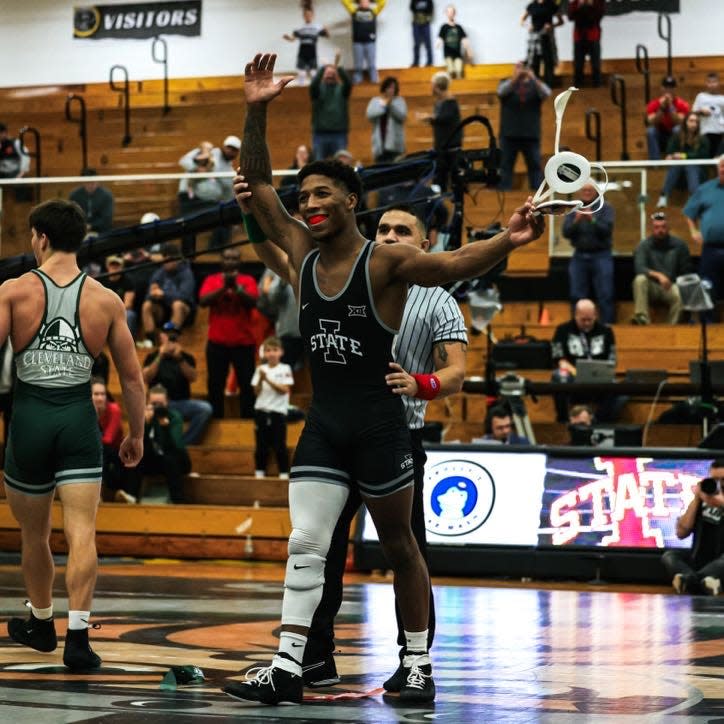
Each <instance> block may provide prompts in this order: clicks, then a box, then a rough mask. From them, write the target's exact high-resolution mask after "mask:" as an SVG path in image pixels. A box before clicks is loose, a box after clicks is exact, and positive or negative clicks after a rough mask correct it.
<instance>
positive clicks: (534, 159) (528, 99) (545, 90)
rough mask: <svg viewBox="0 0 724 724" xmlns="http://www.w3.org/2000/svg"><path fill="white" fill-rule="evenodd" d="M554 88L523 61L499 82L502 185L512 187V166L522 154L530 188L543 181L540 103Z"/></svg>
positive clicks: (504, 189)
mask: <svg viewBox="0 0 724 724" xmlns="http://www.w3.org/2000/svg"><path fill="white" fill-rule="evenodd" d="M550 94H551V89H550V88H549V87H548V86H547V85H546V84H545V83H544V82H543V81H541V80H539V79H538V78H536V77H535V75H534V74H533V72H532V71H531V69H530V68H529V67H528V66H527V65H526V63H525V62H524V61H520V62H518V63H516V64H515V70H514V71H513V75H512V76H511V77H510V78H506V79H504V80H501V81H500V83H499V84H498V98H500V133H499V135H500V151H501V159H500V188H501V190H503V191H509V190H510V189H511V188H513V168H514V166H515V159H516V157H517V156H518V153H519V152H520V153H522V154H523V157H524V158H525V164H526V167H527V168H528V187H529V188H530V189H537V188H538V187H539V186H540V184H541V181H542V180H543V169H542V168H541V155H540V129H541V104H542V103H543V101H544V100H545V99H546V98H548V96H549V95H550Z"/></svg>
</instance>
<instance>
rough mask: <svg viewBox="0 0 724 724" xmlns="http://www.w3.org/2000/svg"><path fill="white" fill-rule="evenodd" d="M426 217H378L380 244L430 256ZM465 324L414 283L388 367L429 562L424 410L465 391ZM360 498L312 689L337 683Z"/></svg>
mask: <svg viewBox="0 0 724 724" xmlns="http://www.w3.org/2000/svg"><path fill="white" fill-rule="evenodd" d="M426 237H427V232H426V229H425V225H424V223H423V222H422V220H421V219H420V218H419V216H417V215H416V214H415V212H414V211H413V210H412V208H410V207H408V206H395V207H393V208H391V209H389V210H388V211H387V212H385V214H384V215H383V216H382V218H381V219H380V222H379V225H378V227H377V236H376V241H377V242H378V243H382V244H397V243H400V244H412V245H413V246H417V247H418V248H420V249H422V250H423V251H427V250H428V249H429V247H430V242H429V240H428V239H427V238H426ZM467 342H468V338H467V333H466V330H465V321H464V319H463V316H462V314H461V312H460V308H459V306H458V304H457V302H456V301H455V300H454V299H453V298H452V297H451V296H450V295H449V294H448V293H447V292H446V291H445V290H444V289H441V288H440V287H419V286H416V285H414V286H411V287H410V290H409V292H408V295H407V303H406V304H405V311H404V314H403V318H402V324H401V326H400V331H399V332H398V334H397V337H396V340H395V344H394V347H393V353H394V356H395V359H396V360H397V362H391V363H390V367H391V370H390V374H388V375H387V384H388V385H389V386H390V387H391V388H392V390H393V392H395V393H396V394H399V395H402V400H403V403H404V406H405V414H406V419H407V425H408V427H409V428H410V436H411V439H412V459H413V464H414V473H415V487H414V496H413V501H412V532H413V533H414V535H415V538H416V539H417V544H418V546H419V547H420V552H421V553H422V556H423V558H424V559H425V562H427V541H426V537H425V513H424V505H423V483H424V477H425V462H426V460H427V456H426V455H425V449H424V447H423V444H422V427H423V424H424V420H425V408H426V407H427V403H428V401H429V400H432V399H434V398H437V397H446V396H447V395H451V394H454V393H455V392H459V391H460V390H461V389H462V385H463V380H464V378H465V352H466V348H467ZM361 503H362V501H361V499H360V497H359V493H357V492H356V488H352V489H351V491H350V496H349V499H348V501H347V505H346V507H345V509H344V510H343V511H342V515H341V516H340V519H339V521H338V523H337V527H336V528H335V531H334V535H333V537H332V543H331V545H330V548H329V552H328V553H327V562H326V566H325V570H324V593H323V594H322V600H321V602H320V604H319V607H318V608H317V611H316V613H315V615H314V619H313V620H312V625H311V629H310V631H309V637H308V641H307V647H306V650H305V653H304V661H303V666H302V669H303V673H304V683H305V684H306V685H307V686H329V685H331V684H336V683H338V682H339V676H338V675H337V669H336V666H335V663H334V657H333V653H334V618H335V616H336V614H337V612H338V611H339V607H340V605H341V604H342V576H343V574H344V567H345V561H346V558H347V542H348V540H349V531H350V525H351V523H352V519H353V518H354V516H355V514H356V512H357V510H358V508H359V507H360V505H361ZM395 613H396V615H397V630H398V636H397V643H398V644H399V645H400V647H401V649H400V664H399V666H398V668H397V670H396V671H395V673H394V674H393V675H392V676H391V677H390V678H389V679H388V680H387V681H385V682H384V684H383V686H384V688H385V689H386V690H387V691H391V692H399V691H400V689H401V688H402V686H403V684H404V683H405V677H404V672H403V667H402V658H403V656H404V655H405V649H404V645H405V636H404V632H403V627H402V619H401V617H400V609H399V606H398V605H397V603H395ZM434 634H435V609H434V606H433V597H432V588H431V589H430V618H429V622H428V649H429V648H430V646H431V645H432V640H433V637H434Z"/></svg>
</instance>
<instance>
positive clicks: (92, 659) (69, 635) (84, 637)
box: [63, 623, 101, 671]
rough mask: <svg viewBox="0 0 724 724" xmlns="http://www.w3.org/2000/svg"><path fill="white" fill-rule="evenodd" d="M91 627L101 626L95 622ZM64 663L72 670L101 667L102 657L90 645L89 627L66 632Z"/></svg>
mask: <svg viewBox="0 0 724 724" xmlns="http://www.w3.org/2000/svg"><path fill="white" fill-rule="evenodd" d="M90 628H100V624H97V623H96V624H93V625H92V626H91V627H90ZM63 663H64V664H65V665H66V666H67V667H68V668H69V669H70V670H71V671H90V670H91V669H97V668H99V667H100V665H101V657H100V656H98V654H97V653H96V652H95V651H93V649H92V648H91V647H90V643H89V642H88V629H87V628H82V629H76V630H73V629H68V630H67V631H66V632H65V650H64V651H63Z"/></svg>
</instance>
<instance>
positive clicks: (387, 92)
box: [367, 76, 407, 163]
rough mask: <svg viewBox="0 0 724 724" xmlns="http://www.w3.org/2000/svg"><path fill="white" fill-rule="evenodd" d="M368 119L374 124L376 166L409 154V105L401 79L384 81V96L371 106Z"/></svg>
mask: <svg viewBox="0 0 724 724" xmlns="http://www.w3.org/2000/svg"><path fill="white" fill-rule="evenodd" d="M367 120H368V121H369V122H370V123H371V124H372V157H373V158H374V160H375V163H386V162H388V161H394V160H395V159H396V158H397V157H398V156H402V154H404V153H405V121H406V120H407V103H405V99H404V98H403V97H402V96H401V95H400V84H399V83H398V82H397V78H393V77H392V76H389V77H387V78H385V79H384V80H383V81H382V84H381V85H380V94H379V95H378V96H375V97H374V98H372V99H370V102H369V103H368V104H367Z"/></svg>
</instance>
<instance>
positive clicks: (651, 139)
mask: <svg viewBox="0 0 724 724" xmlns="http://www.w3.org/2000/svg"><path fill="white" fill-rule="evenodd" d="M675 89H676V78H673V77H672V76H670V75H667V76H666V77H665V78H664V79H663V80H662V81H661V95H660V96H659V97H658V98H654V100H652V101H651V102H650V103H649V104H648V106H646V120H647V122H648V126H647V128H646V142H647V144H648V151H649V158H650V159H651V160H654V161H659V160H660V159H661V154H662V153H663V152H664V151H665V150H666V147H667V145H668V143H669V139H670V138H671V137H672V136H673V135H674V134H675V133H676V132H677V131H678V130H679V128H678V127H679V126H680V125H681V124H682V122H683V121H684V118H685V117H686V114H687V113H688V112H689V111H690V110H691V107H690V106H689V104H688V103H687V102H686V101H685V100H683V99H682V98H679V96H677V95H676V94H675V92H674V91H675Z"/></svg>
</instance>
